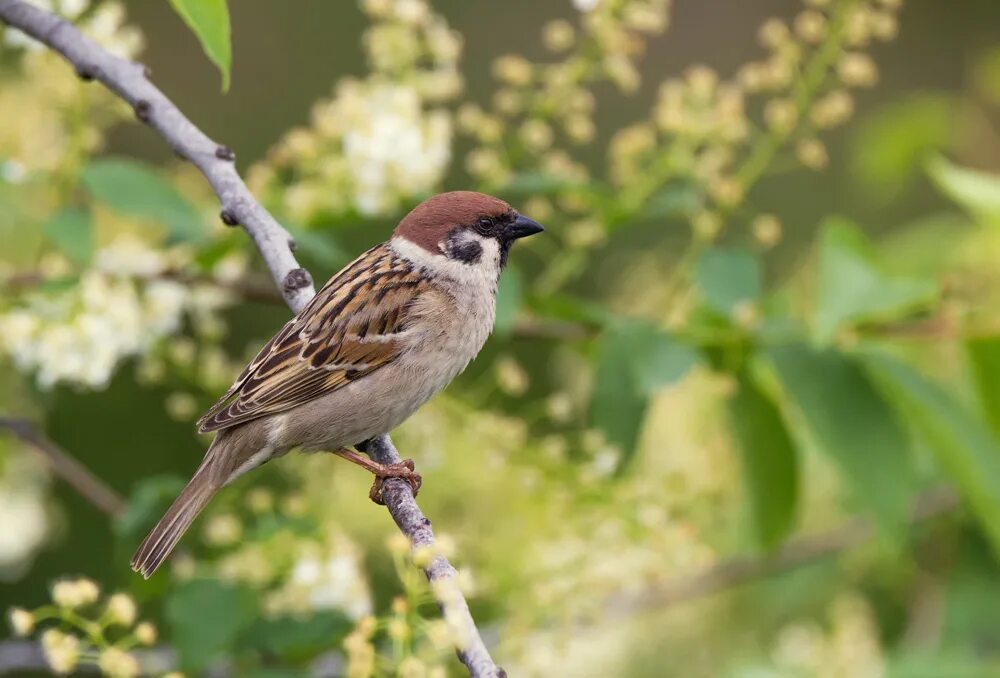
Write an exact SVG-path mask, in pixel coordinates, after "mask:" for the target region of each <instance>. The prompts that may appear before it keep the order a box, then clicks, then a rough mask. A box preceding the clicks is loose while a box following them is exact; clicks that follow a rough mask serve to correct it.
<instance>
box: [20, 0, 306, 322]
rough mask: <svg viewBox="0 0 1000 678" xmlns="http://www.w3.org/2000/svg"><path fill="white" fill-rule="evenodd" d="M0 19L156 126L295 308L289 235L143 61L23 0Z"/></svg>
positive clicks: (301, 295)
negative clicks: (117, 53)
mask: <svg viewBox="0 0 1000 678" xmlns="http://www.w3.org/2000/svg"><path fill="white" fill-rule="evenodd" d="M0 20H3V21H4V22H5V23H7V24H9V25H11V26H14V27H15V28H18V29H20V30H22V31H24V32H25V33H27V34H28V35H30V36H31V37H33V38H35V39H36V40H38V41H40V42H42V43H44V44H46V45H47V46H49V47H51V48H52V49H53V50H55V51H56V52H58V53H59V54H61V55H62V56H63V57H65V58H66V60H67V61H69V62H70V64H72V65H73V66H74V67H75V68H76V72H77V74H78V75H79V76H80V78H81V79H83V80H85V81H89V80H99V81H100V82H102V83H103V84H104V85H105V86H106V87H107V88H108V89H110V90H111V91H112V92H114V93H115V94H117V95H118V96H119V97H121V98H122V99H124V100H125V101H126V102H128V104H129V105H131V106H132V109H133V110H134V111H135V115H136V117H137V118H138V119H139V120H141V121H142V122H144V123H146V124H147V125H149V126H150V127H152V128H153V129H154V130H156V131H157V132H158V133H159V135H160V136H161V137H163V138H164V140H166V142H167V143H168V144H169V145H170V147H171V148H172V149H173V150H174V152H175V153H177V154H178V155H179V156H180V157H182V158H184V159H186V160H190V161H191V162H192V163H193V164H194V165H195V167H197V168H198V169H199V170H201V173H202V174H204V175H205V178H206V179H208V183H209V184H211V185H212V190H213V191H215V194H216V195H217V196H218V198H219V202H220V203H221V204H222V212H221V213H220V214H221V217H222V220H223V221H224V222H225V223H226V224H228V225H230V226H236V225H237V224H239V225H242V226H243V228H244V229H245V230H246V232H247V233H248V234H249V235H250V237H251V238H253V241H254V243H255V244H256V245H257V249H258V250H260V253H261V256H262V257H264V262H265V263H266V264H267V268H268V270H270V272H271V277H272V278H273V279H274V283H275V285H277V286H278V289H280V290H281V294H282V296H283V297H284V299H285V303H287V304H288V306H289V307H291V309H292V311H294V312H296V313H298V312H299V310H301V309H302V307H303V306H305V304H306V302H307V301H309V299H310V298H311V297H312V296H313V294H315V290H314V289H313V284H312V278H311V277H310V275H309V273H308V272H307V271H306V270H305V269H303V268H302V267H300V266H299V264H298V262H297V261H296V260H295V257H294V255H293V254H292V248H293V247H294V246H295V245H294V241H293V240H292V237H291V235H289V233H288V231H286V230H285V229H284V228H283V227H282V226H281V225H280V224H279V223H278V222H277V221H275V219H274V217H273V216H271V214H270V213H269V212H268V211H267V210H266V209H264V207H263V206H262V205H261V204H260V203H258V202H257V201H256V200H255V199H254V197H253V195H252V194H251V193H250V189H248V188H247V185H246V184H245V183H244V182H243V179H241V178H240V175H239V173H238V172H237V171H236V164H235V161H236V154H235V153H233V151H232V150H231V149H230V148H228V147H226V146H223V145H221V144H218V143H216V142H214V141H212V140H211V139H209V138H208V136H206V135H205V133H204V132H202V131H201V130H200V129H198V128H197V127H195V126H194V124H193V123H192V122H191V121H190V120H188V119H187V117H185V115H184V114H183V113H181V111H180V109H178V108H177V106H175V105H174V104H173V102H171V101H170V99H168V98H167V97H166V95H165V94H163V92H161V91H160V90H159V89H157V88H156V86H155V85H153V83H151V82H150V81H149V78H148V77H147V76H148V71H147V69H146V67H145V66H143V65H142V64H137V63H133V62H131V61H126V60H125V59H120V58H118V57H116V56H113V55H112V54H110V53H108V52H107V51H105V50H104V49H103V48H101V47H100V46H99V45H97V43H95V42H93V41H92V40H90V39H89V38H87V37H86V36H84V35H83V34H82V33H80V31H78V30H77V29H76V28H75V27H74V26H73V25H72V24H70V23H69V22H68V21H65V20H64V19H61V18H59V17H57V16H56V15H54V14H51V13H50V12H47V11H45V10H43V9H40V8H38V7H35V6H34V5H29V4H28V3H26V2H23V0H0Z"/></svg>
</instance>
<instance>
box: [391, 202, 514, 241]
mask: <svg viewBox="0 0 1000 678" xmlns="http://www.w3.org/2000/svg"><path fill="white" fill-rule="evenodd" d="M512 211H513V210H512V208H511V206H510V205H508V204H507V203H505V202H504V201H503V200H500V199H499V198H494V197H493V196H491V195H486V194H485V193H476V192H475V191H452V192H450V193H440V194H438V195H435V196H433V197H431V198H428V199H427V200H424V201H423V202H422V203H420V204H419V205H417V206H416V207H414V208H413V210H412V211H411V212H410V213H409V214H407V215H406V216H405V217H403V220H402V221H400V222H399V226H397V227H396V231H395V233H394V235H398V236H402V237H404V238H406V239H407V240H409V241H410V242H412V243H414V244H416V245H420V246H421V247H423V248H424V249H425V250H428V251H430V252H435V253H437V251H438V243H439V242H441V241H442V240H443V239H444V237H445V236H446V235H448V233H449V232H451V230H452V229H453V228H455V227H456V226H474V225H475V224H476V223H477V222H478V221H479V220H480V219H482V218H483V217H492V218H501V217H504V216H507V215H509V214H510V213H511V212H512Z"/></svg>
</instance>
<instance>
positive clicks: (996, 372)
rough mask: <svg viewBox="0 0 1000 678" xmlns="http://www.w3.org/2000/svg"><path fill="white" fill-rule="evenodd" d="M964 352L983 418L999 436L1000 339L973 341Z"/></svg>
mask: <svg viewBox="0 0 1000 678" xmlns="http://www.w3.org/2000/svg"><path fill="white" fill-rule="evenodd" d="M966 352H967V354H968V356H969V366H970V368H971V370H972V380H973V382H974V384H975V386H976V393H977V395H978V396H979V404H980V406H981V409H982V413H983V416H984V418H985V419H986V421H988V422H989V424H990V426H991V427H992V428H993V433H994V434H995V435H997V436H1000V338H998V337H987V338H984V339H973V340H971V341H969V343H968V344H966Z"/></svg>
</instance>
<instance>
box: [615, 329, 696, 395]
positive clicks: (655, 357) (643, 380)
mask: <svg viewBox="0 0 1000 678" xmlns="http://www.w3.org/2000/svg"><path fill="white" fill-rule="evenodd" d="M699 361H700V358H699V356H698V352H697V351H695V350H694V349H693V348H691V347H690V346H688V345H687V344H682V343H680V342H679V341H677V340H676V339H675V338H674V337H672V336H670V335H668V334H664V333H663V332H659V331H657V330H655V329H654V328H648V331H647V332H646V335H645V337H644V340H640V342H639V355H638V356H637V358H636V360H633V361H632V378H633V380H634V381H635V384H636V386H637V387H638V389H639V391H640V392H641V393H644V394H646V395H648V396H652V395H656V393H657V392H659V391H661V390H662V389H664V388H666V387H667V386H670V385H671V384H673V383H676V382H678V381H680V379H681V377H683V376H684V375H685V374H687V373H688V372H689V371H690V370H691V369H692V368H694V367H695V366H696V365H697V364H698V363H699Z"/></svg>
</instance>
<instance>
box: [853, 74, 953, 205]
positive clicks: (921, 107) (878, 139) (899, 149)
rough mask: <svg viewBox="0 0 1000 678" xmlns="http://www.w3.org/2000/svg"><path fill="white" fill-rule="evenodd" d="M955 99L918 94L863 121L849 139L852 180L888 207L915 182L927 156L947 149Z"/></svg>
mask: <svg viewBox="0 0 1000 678" xmlns="http://www.w3.org/2000/svg"><path fill="white" fill-rule="evenodd" d="M955 108H956V104H955V100H954V99H953V98H952V97H949V96H945V95H940V94H921V95H917V96H911V97H908V98H906V99H905V100H902V101H895V102H892V103H890V104H888V105H887V106H885V107H883V108H882V109H880V110H878V111H877V112H875V114H873V115H871V116H869V117H868V118H867V119H866V120H864V121H862V123H861V126H860V127H859V128H858V131H857V133H856V134H855V137H854V139H853V144H852V146H853V165H854V172H853V173H852V175H853V177H854V178H855V179H856V180H857V182H858V185H859V186H860V187H861V188H862V189H864V190H865V191H866V192H867V193H869V195H870V196H871V197H872V198H873V199H875V200H876V201H879V202H881V203H883V204H884V203H887V202H888V201H889V200H891V199H892V198H894V197H896V196H898V195H899V194H900V192H901V191H902V190H903V189H905V188H906V187H907V186H908V185H910V184H912V183H913V182H914V181H915V180H916V179H918V178H920V177H921V176H922V172H921V168H922V167H923V164H924V161H925V159H926V158H927V157H928V156H929V155H930V154H932V153H935V152H939V151H942V150H944V149H946V148H948V146H950V145H951V142H952V139H953V138H954V136H955Z"/></svg>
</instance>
